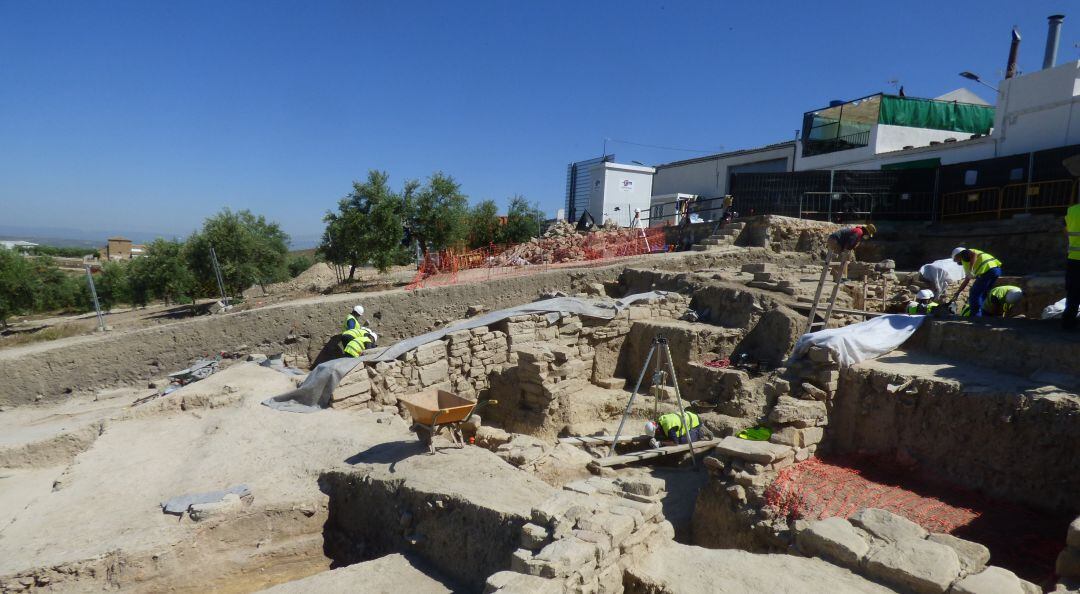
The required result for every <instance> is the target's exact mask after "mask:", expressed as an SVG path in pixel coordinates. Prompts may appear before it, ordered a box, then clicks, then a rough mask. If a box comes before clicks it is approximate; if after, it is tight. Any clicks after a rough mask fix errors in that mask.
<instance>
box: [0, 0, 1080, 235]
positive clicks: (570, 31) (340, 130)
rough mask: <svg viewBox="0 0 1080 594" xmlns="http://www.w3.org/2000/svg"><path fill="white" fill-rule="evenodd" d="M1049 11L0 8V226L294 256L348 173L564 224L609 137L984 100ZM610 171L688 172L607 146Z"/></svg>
mask: <svg viewBox="0 0 1080 594" xmlns="http://www.w3.org/2000/svg"><path fill="white" fill-rule="evenodd" d="M1074 6H1076V5H1075V4H1074V3H1071V2H1067V1H1025V2H1019V1H1015V0H1011V1H1006V0H979V1H966V2H959V1H955V2H954V1H949V2H936V3H921V2H899V3H897V2H892V3H882V2H868V1H864V0H860V1H852V2H843V3H839V2H836V3H832V2H805V1H791V2H788V1H775V0H765V1H760V0H759V1H757V2H739V3H735V2H719V1H711V2H682V1H679V2H662V3H661V2H654V3H650V2H614V1H612V2H588V1H587V2H580V1H578V2H573V1H567V2H556V1H544V2H531V3H527V2H513V1H497V2H495V1H493V2H464V1H461V2H446V1H442V2H434V1H433V2H408V1H395V2H379V3H375V2H359V1H347V2H336V1H327V0H308V1H303V2H301V1H295V2H279V1H265V0H259V1H250V2H234V1H228V2H221V1H216V0H215V1H189V0H185V1H182V2H176V1H169V2H165V1H152V0H134V1H119V0H117V1H113V0H101V1H95V2H83V1H75V0H72V1H67V2H53V1H44V0H43V1H26V0H0V76H2V79H0V213H2V215H0V224H4V225H20V226H53V227H74V228H80V229H87V230H95V229H126V230H131V231H156V232H164V233H169V234H179V235H186V234H187V233H189V232H190V231H191V230H192V229H193V228H195V227H196V226H198V225H199V223H200V222H201V220H202V219H203V218H204V217H205V216H207V215H209V214H212V213H214V212H216V211H217V210H219V209H221V208H222V207H224V206H229V207H232V208H234V209H241V208H249V209H251V210H253V211H256V212H258V213H262V214H265V215H267V216H268V217H269V218H271V219H274V220H277V221H279V222H280V223H281V224H282V226H283V227H284V228H285V230H286V231H288V232H290V233H292V234H293V235H294V236H296V238H297V240H307V241H310V239H311V238H312V237H313V236H315V235H317V234H318V233H319V232H320V231H321V229H322V223H321V217H322V215H323V213H324V212H325V211H326V210H327V209H328V208H332V207H333V206H334V205H335V204H336V201H337V199H338V198H340V197H341V196H343V195H344V194H345V193H346V192H348V190H349V188H350V182H351V181H352V180H353V179H359V178H362V177H363V176H365V174H366V172H367V170H368V169H371V168H378V169H384V170H386V171H388V172H389V173H390V175H391V176H392V180H393V182H394V183H395V185H398V184H400V183H401V181H402V180H404V179H407V178H414V177H420V178H422V177H425V176H427V175H429V174H430V173H431V172H433V171H436V170H442V171H445V172H447V173H449V174H451V175H453V176H454V177H455V178H457V179H458V181H459V182H461V184H462V187H463V189H464V191H465V193H466V194H468V195H469V197H470V200H471V201H474V202H475V201H478V200H482V199H485V198H493V199H495V200H497V201H498V202H499V203H500V205H505V202H506V199H507V197H509V196H512V195H513V194H523V195H525V196H526V197H527V198H529V199H530V200H533V201H537V202H539V203H540V205H541V207H542V208H543V209H544V210H545V211H547V212H548V213H549V215H550V214H553V213H554V211H555V209H556V208H558V207H559V206H561V204H562V201H563V192H564V185H565V169H566V164H567V163H569V162H570V161H575V160H579V159H586V158H591V157H594V156H599V154H600V153H601V151H602V147H603V139H604V138H605V137H609V138H613V139H619V140H627V141H632V142H636V143H641V144H651V145H660V146H666V147H681V148H692V149H705V150H712V151H716V150H718V149H720V148H721V147H722V148H723V149H724V150H734V149H739V148H749V147H754V146H758V145H762V144H768V143H772V142H777V141H783V140H787V139H789V138H791V137H792V136H793V135H794V133H795V130H796V129H797V128H799V126H800V124H801V116H802V112H804V111H807V110H810V109H815V108H819V107H822V106H824V105H826V104H827V103H828V100H830V99H854V98H857V97H861V96H864V95H868V94H871V93H874V92H878V91H890V90H895V87H894V85H892V84H890V83H889V81H890V80H893V79H899V80H900V81H901V83H902V84H903V85H904V86H905V90H906V92H907V94H908V95H910V96H925V97H933V96H936V95H940V94H943V93H945V92H947V91H950V90H952V89H954V88H956V87H959V86H964V85H968V86H969V87H970V88H971V89H972V90H974V91H976V92H977V93H979V94H980V95H982V96H983V97H985V98H987V99H990V100H992V99H993V97H992V95H993V93H990V92H988V90H987V89H985V88H982V87H979V86H978V85H976V84H975V83H972V82H969V81H965V80H963V79H961V78H959V77H958V76H957V73H958V72H960V71H961V70H971V71H974V72H977V73H979V74H981V75H982V76H983V78H984V79H986V80H989V81H991V83H992V84H996V81H997V80H998V79H1000V78H1001V76H1002V74H1003V71H1004V67H1005V61H1006V57H1007V54H1008V43H1009V29H1010V28H1011V27H1012V26H1013V25H1017V26H1019V28H1020V31H1021V33H1022V35H1023V37H1024V41H1023V44H1022V46H1021V50H1020V67H1021V69H1022V70H1025V71H1033V70H1036V69H1038V68H1039V67H1040V66H1041V64H1042V56H1043V48H1044V44H1045V40H1046V16H1047V15H1049V14H1053V13H1055V12H1063V13H1066V15H1067V17H1066V19H1065V25H1064V27H1063V30H1062V43H1061V50H1060V53H1059V61H1064V60H1076V59H1078V57H1080V53H1078V50H1077V48H1076V42H1077V41H1078V40H1080V11H1076V13H1075V14H1071V15H1070V14H1069V9H1070V8H1071V7H1074ZM609 152H614V153H615V154H616V155H617V157H618V160H619V161H621V162H629V161H631V160H636V161H642V162H645V163H647V164H657V163H663V162H668V161H674V160H679V159H684V158H689V157H693V156H697V155H698V154H700V153H691V152H680V151H672V150H662V149H655V148H647V147H641V146H634V145H629V144H619V143H614V142H613V143H611V144H609Z"/></svg>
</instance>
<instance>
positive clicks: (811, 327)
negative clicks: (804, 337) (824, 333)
mask: <svg viewBox="0 0 1080 594" xmlns="http://www.w3.org/2000/svg"><path fill="white" fill-rule="evenodd" d="M833 254H837V252H834V251H832V250H827V251H826V252H825V264H824V265H822V267H821V277H820V278H818V284H817V289H816V290H815V291H814V302H813V303H811V304H810V314H809V315H807V316H806V329H805V330H804V331H803V334H808V333H810V332H814V331H815V328H817V329H820V330H824V329H825V328H827V327H828V326H829V320H830V319H831V318H832V314H833V310H834V309H835V308H836V297H837V295H839V294H840V286H841V285H843V284H844V282H845V281H847V278H845V277H846V276H847V266H846V265H845V261H844V260H845V257H846V256H845V254H844V253H843V252H839V254H837V255H839V256H840V262H837V263H836V264H838V265H839V266H840V269H839V271H838V274H837V278H836V279H835V283H834V284H833V288H832V293H830V294H829V301H828V304H827V306H826V308H825V316H824V318H823V319H822V320H821V321H820V322H818V321H817V320H816V319H815V317H816V315H817V310H818V308H819V307H821V293H822V292H823V290H824V289H825V280H826V279H827V278H828V277H829V271H830V270H831V269H832V266H833V264H834V263H833Z"/></svg>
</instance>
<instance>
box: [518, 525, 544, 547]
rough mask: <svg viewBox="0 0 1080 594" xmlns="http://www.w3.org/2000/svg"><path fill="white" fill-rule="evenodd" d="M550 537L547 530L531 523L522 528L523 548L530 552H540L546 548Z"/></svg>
mask: <svg viewBox="0 0 1080 594" xmlns="http://www.w3.org/2000/svg"><path fill="white" fill-rule="evenodd" d="M548 536H549V534H548V530H547V528H544V527H543V526H538V525H536V524H533V523H532V522H529V523H528V524H525V525H524V526H522V527H521V546H522V547H524V548H526V549H529V550H530V551H536V550H539V549H541V548H543V547H544V543H546V542H547V540H548Z"/></svg>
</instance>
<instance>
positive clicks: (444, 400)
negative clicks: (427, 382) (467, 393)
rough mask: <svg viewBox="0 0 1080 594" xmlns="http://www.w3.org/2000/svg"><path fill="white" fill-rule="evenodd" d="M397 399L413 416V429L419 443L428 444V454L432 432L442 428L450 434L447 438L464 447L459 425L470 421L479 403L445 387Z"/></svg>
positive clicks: (435, 432)
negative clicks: (448, 390) (444, 388)
mask: <svg viewBox="0 0 1080 594" xmlns="http://www.w3.org/2000/svg"><path fill="white" fill-rule="evenodd" d="M399 401H400V402H401V403H402V404H404V405H405V408H406V409H408V411H409V414H410V415H412V419H413V425H412V429H413V431H416V436H417V437H419V438H420V441H421V442H425V443H427V445H428V449H429V451H430V453H432V454H434V453H435V435H436V434H437V433H439V431H441V430H443V429H447V430H448V432H449V434H450V441H451V442H453V443H454V444H455V445H457V446H458V447H464V446H465V442H464V440H462V438H461V432H460V429H459V427H460V425H461V423H463V422H465V421H467V420H469V418H470V417H472V415H473V411H475V410H476V407H477V406H478V405H480V404H482V403H481V402H473V401H472V400H468V399H466V398H462V397H461V396H458V395H457V394H454V393H453V392H447V391H446V390H426V391H424V392H419V393H417V394H409V395H407V396H402V397H401V398H399Z"/></svg>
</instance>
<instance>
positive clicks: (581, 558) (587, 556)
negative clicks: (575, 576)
mask: <svg viewBox="0 0 1080 594" xmlns="http://www.w3.org/2000/svg"><path fill="white" fill-rule="evenodd" d="M535 559H536V560H537V561H540V562H542V564H543V565H542V566H541V568H540V576H541V577H547V578H557V577H567V576H569V575H570V574H572V573H574V571H576V570H578V569H580V568H581V567H582V566H584V565H586V564H592V563H594V562H595V561H596V545H593V544H592V543H588V542H585V541H583V540H581V539H579V538H574V537H572V536H571V537H569V538H564V539H562V540H557V541H555V542H553V543H551V544H549V545H547V546H546V547H544V548H543V549H541V550H540V552H539V553H537V554H536V557H535Z"/></svg>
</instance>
